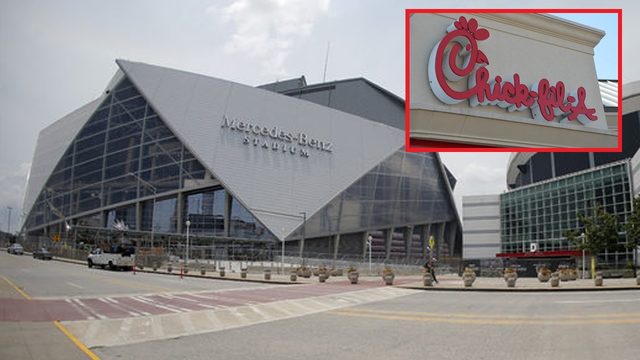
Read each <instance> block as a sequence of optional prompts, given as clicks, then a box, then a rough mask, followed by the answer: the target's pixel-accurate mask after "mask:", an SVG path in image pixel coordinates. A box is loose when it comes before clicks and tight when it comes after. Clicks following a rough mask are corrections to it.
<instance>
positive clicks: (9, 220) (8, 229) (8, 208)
mask: <svg viewBox="0 0 640 360" xmlns="http://www.w3.org/2000/svg"><path fill="white" fill-rule="evenodd" d="M7 210H9V219H7V232H8V233H9V234H11V210H13V208H12V207H11V206H7Z"/></svg>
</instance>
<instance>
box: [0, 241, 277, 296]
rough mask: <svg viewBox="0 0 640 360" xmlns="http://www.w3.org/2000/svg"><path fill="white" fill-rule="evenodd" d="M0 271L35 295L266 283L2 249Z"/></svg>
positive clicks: (121, 293)
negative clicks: (106, 266)
mask: <svg viewBox="0 0 640 360" xmlns="http://www.w3.org/2000/svg"><path fill="white" fill-rule="evenodd" d="M0 274H2V275H3V276H6V277H7V278H9V279H10V280H11V281H13V282H14V283H16V284H19V286H20V287H22V288H23V289H24V290H25V292H26V293H27V294H29V295H30V296H32V297H34V298H56V297H70V296H108V295H127V294H148V293H166V292H180V291H203V290H220V289H229V288H238V287H242V288H245V287H246V288H248V287H257V286H260V287H263V286H265V285H264V284H255V283H240V282H234V281H211V280H206V279H198V278H188V279H187V278H185V279H180V278H179V277H178V276H166V275H160V274H150V273H140V272H137V273H136V275H133V273H132V272H131V271H111V270H102V269H98V268H92V269H89V268H88V267H86V266H82V265H75V264H69V263H62V262H58V261H43V260H35V259H33V258H32V257H31V256H27V255H23V256H17V255H9V254H7V253H6V252H0Z"/></svg>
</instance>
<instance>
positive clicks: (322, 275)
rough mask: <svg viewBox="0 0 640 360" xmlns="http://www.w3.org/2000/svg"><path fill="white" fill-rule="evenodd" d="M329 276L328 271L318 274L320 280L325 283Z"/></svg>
mask: <svg viewBox="0 0 640 360" xmlns="http://www.w3.org/2000/svg"><path fill="white" fill-rule="evenodd" d="M328 277H329V275H327V274H326V273H321V274H320V275H319V276H318V280H320V282H321V283H323V282H325V281H327V278H328Z"/></svg>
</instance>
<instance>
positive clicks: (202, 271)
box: [200, 266, 207, 275]
mask: <svg viewBox="0 0 640 360" xmlns="http://www.w3.org/2000/svg"><path fill="white" fill-rule="evenodd" d="M206 273H207V269H205V268H204V266H203V267H201V268H200V275H205V274H206Z"/></svg>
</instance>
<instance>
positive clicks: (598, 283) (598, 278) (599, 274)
mask: <svg viewBox="0 0 640 360" xmlns="http://www.w3.org/2000/svg"><path fill="white" fill-rule="evenodd" d="M593 282H594V284H595V285H596V286H602V271H596V277H595V278H594V279H593Z"/></svg>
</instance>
